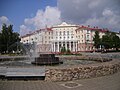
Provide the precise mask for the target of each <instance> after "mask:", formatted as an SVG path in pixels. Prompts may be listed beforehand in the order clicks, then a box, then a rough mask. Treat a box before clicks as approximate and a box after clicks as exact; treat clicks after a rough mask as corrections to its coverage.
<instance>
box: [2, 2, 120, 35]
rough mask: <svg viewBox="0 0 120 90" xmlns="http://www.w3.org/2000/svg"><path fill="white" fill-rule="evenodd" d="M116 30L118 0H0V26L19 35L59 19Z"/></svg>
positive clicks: (118, 26) (118, 24) (119, 22)
mask: <svg viewBox="0 0 120 90" xmlns="http://www.w3.org/2000/svg"><path fill="white" fill-rule="evenodd" d="M63 21H65V22H67V23H71V24H79V25H90V26H91V27H94V26H98V27H100V28H108V29H109V30H111V31H115V32H118V31H120V0H0V28H1V26H2V24H3V23H6V24H8V25H9V24H13V29H14V31H15V32H19V33H20V34H21V35H24V34H26V33H29V31H33V30H38V29H40V28H44V27H46V26H47V27H51V26H53V25H57V24H60V23H61V22H63Z"/></svg>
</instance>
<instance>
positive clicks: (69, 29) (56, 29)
mask: <svg viewBox="0 0 120 90" xmlns="http://www.w3.org/2000/svg"><path fill="white" fill-rule="evenodd" d="M74 29H75V28H56V29H55V30H74Z"/></svg>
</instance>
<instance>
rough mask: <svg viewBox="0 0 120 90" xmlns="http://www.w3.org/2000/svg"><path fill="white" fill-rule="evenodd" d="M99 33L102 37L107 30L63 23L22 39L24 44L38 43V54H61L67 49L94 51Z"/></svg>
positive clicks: (72, 50)
mask: <svg viewBox="0 0 120 90" xmlns="http://www.w3.org/2000/svg"><path fill="white" fill-rule="evenodd" d="M95 31H99V35H100V37H102V36H103V35H104V34H105V32H107V30H103V29H99V28H98V27H93V28H91V27H90V26H89V25H88V26H80V25H71V24H67V23H66V22H63V23H62V24H60V25H56V26H53V27H51V28H45V29H40V30H37V31H35V32H33V33H30V34H27V35H25V36H22V37H21V42H22V43H24V44H25V43H36V47H37V52H54V53H57V52H60V51H61V48H63V47H65V48H66V49H69V50H70V51H71V52H81V51H93V50H94V46H93V44H94V42H93V37H94V35H95Z"/></svg>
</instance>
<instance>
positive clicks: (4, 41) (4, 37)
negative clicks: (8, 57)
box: [0, 24, 20, 53]
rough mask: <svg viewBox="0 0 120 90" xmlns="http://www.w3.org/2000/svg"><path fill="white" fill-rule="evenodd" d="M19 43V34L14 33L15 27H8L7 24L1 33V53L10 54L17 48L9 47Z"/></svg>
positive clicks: (3, 26)
mask: <svg viewBox="0 0 120 90" xmlns="http://www.w3.org/2000/svg"><path fill="white" fill-rule="evenodd" d="M19 41H20V38H19V34H18V33H17V32H13V25H8V26H7V25H6V24H3V25H2V30H1V32H0V52H1V53H9V52H11V51H12V50H16V48H17V47H11V48H9V47H10V46H11V45H12V44H14V43H15V42H19Z"/></svg>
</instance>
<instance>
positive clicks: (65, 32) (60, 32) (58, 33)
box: [56, 31, 73, 35]
mask: <svg viewBox="0 0 120 90" xmlns="http://www.w3.org/2000/svg"><path fill="white" fill-rule="evenodd" d="M62 33H63V35H66V34H67V35H69V34H70V31H63V32H62V31H59V32H58V31H56V35H62ZM71 34H73V31H71Z"/></svg>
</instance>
